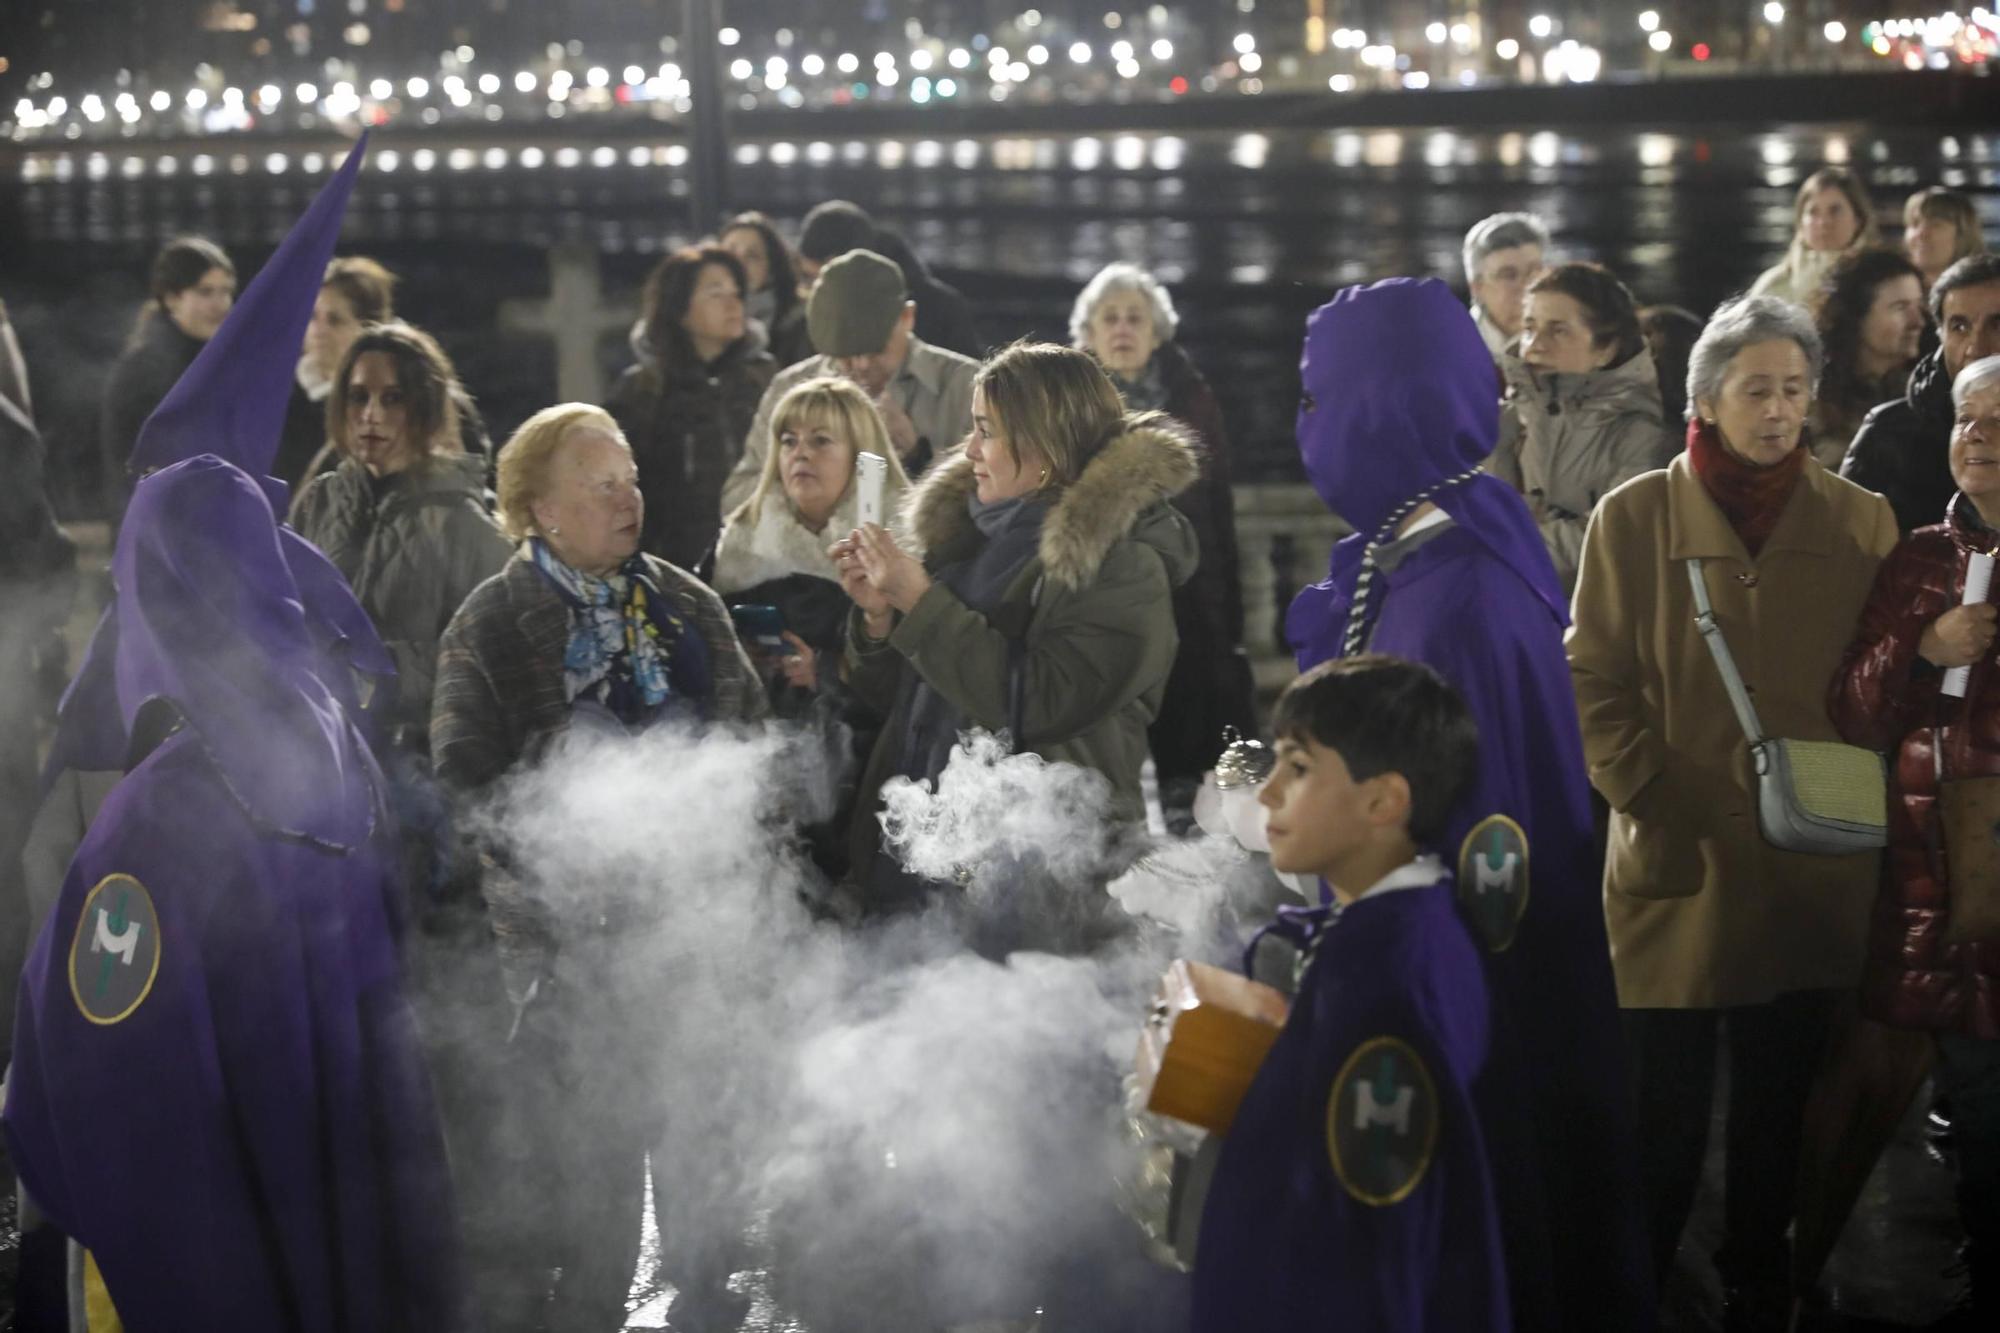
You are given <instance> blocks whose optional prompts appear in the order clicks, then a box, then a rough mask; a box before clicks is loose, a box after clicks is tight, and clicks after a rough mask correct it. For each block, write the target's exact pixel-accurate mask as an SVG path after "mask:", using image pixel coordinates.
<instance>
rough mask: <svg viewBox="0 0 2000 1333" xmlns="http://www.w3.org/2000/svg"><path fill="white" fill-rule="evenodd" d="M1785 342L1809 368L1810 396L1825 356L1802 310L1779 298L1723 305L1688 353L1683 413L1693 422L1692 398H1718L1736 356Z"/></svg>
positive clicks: (1739, 300) (1741, 298)
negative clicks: (1800, 354) (1802, 356)
mask: <svg viewBox="0 0 2000 1333" xmlns="http://www.w3.org/2000/svg"><path fill="white" fill-rule="evenodd" d="M1781 338H1789V339H1790V340H1791V341H1793V342H1795V343H1797V344H1798V345H1799V350H1800V351H1801V352H1804V353H1805V354H1806V365H1807V366H1808V367H1810V368H1811V370H1812V386H1813V392H1815V393H1817V392H1819V374H1820V369H1821V362H1822V361H1823V360H1824V359H1825V358H1824V348H1823V346H1822V344H1821V343H1820V338H1819V330H1818V329H1816V328H1814V327H1813V321H1812V316H1811V315H1809V314H1807V313H1806V308H1805V307H1804V306H1802V305H1796V304H1794V303H1793V302H1790V301H1787V300H1785V299H1784V298H1783V297H1778V296H1738V297H1734V298H1732V299H1730V300H1727V301H1724V302H1723V303H1722V304H1721V305H1719V306H1717V307H1716V308H1715V313H1714V314H1713V315H1711V316H1710V317H1709V321H1708V327H1707V328H1705V329H1703V330H1702V331H1701V337H1700V338H1698V339H1696V340H1695V344H1694V349H1693V350H1692V351H1690V352H1689V353H1688V382H1687V394H1688V397H1687V415H1688V420H1690V421H1692V420H1694V418H1695V414H1696V411H1697V408H1696V407H1695V400H1696V399H1698V398H1707V399H1709V400H1710V401H1713V400H1714V399H1716V398H1718V397H1720V396H1721V394H1722V381H1723V380H1724V379H1726V378H1728V375H1729V363H1730V362H1732V361H1734V360H1735V359H1736V354H1737V353H1738V352H1740V351H1742V350H1743V349H1744V348H1746V347H1750V346H1753V345H1755V344H1757V343H1766V342H1776V341H1778V340H1779V339H1781Z"/></svg>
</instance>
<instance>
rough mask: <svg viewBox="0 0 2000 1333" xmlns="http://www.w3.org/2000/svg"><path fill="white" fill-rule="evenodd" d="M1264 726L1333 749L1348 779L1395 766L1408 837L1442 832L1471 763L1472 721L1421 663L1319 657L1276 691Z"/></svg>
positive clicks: (1475, 753)
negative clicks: (1406, 798)
mask: <svg viewBox="0 0 2000 1333" xmlns="http://www.w3.org/2000/svg"><path fill="white" fill-rule="evenodd" d="M1271 730H1272V733H1273V734H1274V735H1276V736H1277V737H1278V739H1280V740H1290V741H1303V740H1311V741H1314V742H1316V743H1318V744H1320V745H1323V746H1325V747H1326V748H1327V749H1329V750H1333V751H1335V752H1337V753H1338V754H1339V755H1340V758H1341V760H1342V762H1344V763H1345V764H1346V765H1347V771H1348V772H1349V773H1350V774H1352V775H1353V777H1354V780H1355V781H1356V782H1366V781H1367V780H1368V779H1369V778H1373V777H1380V776H1381V775H1382V774H1384V773H1401V774H1402V775H1403V780H1404V781H1405V782H1407V783H1409V784H1410V821H1409V833H1410V840H1411V841H1412V842H1416V843H1419V844H1427V843H1435V842H1436V841H1437V840H1438V839H1439V838H1441V837H1443V836H1444V829H1445V820H1446V819H1447V818H1448V817H1449V816H1450V814H1451V807H1452V804H1453V803H1454V802H1455V801H1457V800H1458V798H1459V794H1460V793H1461V792H1463V791H1464V790H1465V788H1466V786H1467V785H1468V784H1469V783H1471V781H1472V777H1473V772H1474V770H1475V769H1476V768H1477V767H1478V765H1479V727H1478V724H1476V723H1475V722H1474V721H1473V720H1472V712H1471V710H1470V709H1468V708H1467V707H1466V706H1465V700H1464V699H1462V698H1460V697H1459V693H1458V691H1457V690H1455V689H1453V688H1452V687H1451V683H1450V682H1449V681H1447V680H1445V678H1444V677H1443V676H1440V675H1439V674H1438V673H1437V672H1435V671H1433V670H1431V669H1430V668H1429V667H1427V666H1425V665H1424V664H1423V663H1421V662H1406V661H1404V660H1402V659H1401V658H1398V657H1387V656H1384V655H1383V654H1381V653H1363V654H1361V655H1360V656H1358V657H1343V658H1339V659H1336V660H1335V661H1332V662H1322V663H1321V664H1320V665H1318V666H1316V667H1314V668H1313V669H1312V670H1310V671H1308V672H1306V673H1305V675H1303V676H1300V677H1299V678H1298V679H1297V680H1295V681H1293V682H1292V683H1291V684H1290V685H1289V686H1287V687H1286V688H1285V692H1284V693H1283V694H1281V695H1279V696H1278V708H1277V711H1276V713H1275V714H1273V716H1272V718H1271Z"/></svg>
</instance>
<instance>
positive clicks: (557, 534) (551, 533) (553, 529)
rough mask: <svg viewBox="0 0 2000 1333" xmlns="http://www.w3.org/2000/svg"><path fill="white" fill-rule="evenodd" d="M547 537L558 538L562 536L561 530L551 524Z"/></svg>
mask: <svg viewBox="0 0 2000 1333" xmlns="http://www.w3.org/2000/svg"><path fill="white" fill-rule="evenodd" d="M549 536H551V537H560V536H562V529H561V528H559V527H557V526H556V525H555V524H553V523H551V524H549Z"/></svg>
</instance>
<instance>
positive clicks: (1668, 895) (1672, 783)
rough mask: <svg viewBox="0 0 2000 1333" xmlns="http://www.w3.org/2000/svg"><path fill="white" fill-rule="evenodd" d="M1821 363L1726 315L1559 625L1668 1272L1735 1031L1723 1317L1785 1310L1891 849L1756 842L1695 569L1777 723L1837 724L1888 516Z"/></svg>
mask: <svg viewBox="0 0 2000 1333" xmlns="http://www.w3.org/2000/svg"><path fill="white" fill-rule="evenodd" d="M1819 368H1820V341H1819V335H1818V334H1817V333H1816V332H1815V331H1814V329H1813V326H1812V322H1811V320H1810V319H1808V318H1807V316H1806V313H1805V311H1804V310H1802V309H1800V308H1799V307H1798V306H1795V305H1793V304H1792V303H1790V302H1789V301H1782V300H1778V299H1776V298H1772V297H1758V296H1752V297H1745V298H1741V299H1738V300H1733V301H1730V302H1727V303H1725V304H1724V305H1723V306H1722V307H1721V308H1720V309H1718V310H1717V311H1716V312H1715V316H1714V318H1713V319H1712V320H1711V321H1710V322H1709V325H1708V327H1707V329H1706V330H1705V331H1704V332H1703V333H1702V336H1701V339H1700V340H1699V341H1698V342H1697V343H1696V344H1695V347H1694V351H1693V353H1692V354H1691V356H1690V357H1689V366H1688V401H1689V403H1690V404H1691V405H1692V408H1693V411H1692V414H1691V420H1690V421H1689V423H1688V435H1687V440H1688V447H1687V452H1686V453H1684V454H1682V455H1681V456H1680V457H1678V458H1676V459H1674V461H1673V462H1672V463H1671V464H1670V465H1668V467H1667V468H1666V469H1665V470H1663V471H1659V472H1652V473H1648V474H1646V475H1645V476H1642V477H1639V478H1637V479H1636V480H1634V481H1631V482H1628V483H1627V484H1625V485H1624V486H1622V487H1620V488H1619V489H1617V490H1615V491H1613V492H1612V493H1611V494H1610V495H1608V496H1606V497H1605V498H1604V501H1603V503H1602V504H1601V505H1599V506H1598V510H1597V514H1596V517H1595V519H1594V521H1593V522H1592V524H1591V527H1590V533H1589V535H1588V537H1586V538H1585V540H1584V546H1583V564H1582V570H1581V574H1580V576H1579V578H1578V581H1577V588H1576V602H1575V624H1574V626H1573V628H1572V629H1571V630H1570V634H1569V640H1568V650H1569V659H1570V670H1571V672H1572V674H1573V676H1574V678H1575V682H1576V698H1577V707H1578V710H1579V712H1580V713H1581V715H1582V720H1583V742H1584V753H1585V757H1586V759H1587V760H1588V762H1589V767H1590V777H1591V781H1592V783H1593V784H1594V785H1595V786H1596V787H1597V789H1598V791H1599V792H1601V793H1602V794H1603V796H1604V798H1605V800H1606V801H1607V802H1609V803H1610V806H1611V809H1612V812H1613V813H1612V817H1611V834H1610V853H1609V857H1608V860H1607V863H1606V867H1605V889H1604V899H1605V915H1606V922H1607V925H1608V927H1609V931H1610V936H1611V950H1612V963H1613V968H1614V971H1615V973H1616V976H1617V982H1618V998H1619V1003H1620V1005H1621V1007H1622V1008H1623V1009H1624V1011H1625V1025H1626V1034H1627V1038H1628V1041H1629V1045H1630V1050H1631V1053H1632V1059H1633V1066H1634V1072H1635V1076H1636V1079H1637V1085H1638V1097H1637V1103H1636V1104H1637V1106H1638V1107H1639V1115H1640V1126H1639V1135H1638V1141H1639V1142H1640V1143H1641V1144H1642V1145H1643V1148H1642V1162H1641V1168H1642V1171H1643V1173H1644V1181H1645V1186H1646V1190H1647V1196H1648V1202H1647V1207H1648V1214H1649V1223H1650V1225H1651V1228H1652V1236H1653V1245H1654V1260H1655V1264H1656V1270H1657V1272H1658V1274H1659V1275H1660V1276H1661V1277H1662V1278H1664V1277H1665V1275H1666V1273H1667V1272H1668V1271H1669V1270H1670V1269H1671V1267H1672V1264H1673V1256H1674V1251H1675V1248H1676V1247H1677V1245H1678V1243H1679V1239H1680V1234H1681V1230H1682V1227H1683V1226H1684V1224H1685V1223H1686V1221H1687V1216H1688V1210H1689V1207H1690V1204H1691V1203H1692V1201H1693V1197H1694V1188H1695V1184H1696V1181H1697V1179H1698V1178H1699V1175H1700V1170H1701V1162H1702V1156H1703V1150H1704V1144H1705V1140H1706V1138H1707V1131H1708V1121H1709V1102H1710V1095H1711V1093H1712V1091H1713V1088H1714V1080H1715V1057H1716V1044H1717V1043H1716V1036H1717V1033H1718V1031H1719V1030H1720V1029H1721V1028H1722V1027H1723V1026H1724V1025H1725V1024H1726V1025H1727V1027H1728V1029H1729V1044H1728V1045H1729V1058H1730V1102H1729V1115H1728V1128H1727V1134H1728V1138H1729V1143H1728V1168H1727V1174H1728V1198H1727V1203H1726V1208H1725V1215H1724V1216H1725V1223H1724V1235H1723V1244H1722V1248H1721V1249H1720V1251H1718V1253H1717V1254H1716V1266H1717V1267H1718V1268H1719V1269H1720V1270H1721V1272H1722V1277H1723V1282H1724V1286H1725V1289H1726V1292H1727V1299H1728V1301H1729V1304H1730V1308H1731V1310H1732V1314H1731V1322H1730V1325H1729V1326H1730V1327H1731V1328H1737V1327H1742V1328H1754V1329H1762V1328H1767V1327H1768V1328H1783V1327H1785V1324H1784V1322H1783V1312H1784V1311H1785V1309H1786V1308H1787V1306H1788V1303H1789V1299H1790V1290H1789V1282H1788V1278H1789V1268H1790V1249H1789V1242H1788V1241H1787V1239H1786V1229H1787V1227H1788V1226H1789V1224H1790V1222H1791V1218H1792V1208H1793V1197H1794V1196H1793V1187H1794V1183H1795V1181H1796V1179H1797V1175H1798V1165H1799V1159H1800V1142H1801V1127H1802V1124H1803V1119H1804V1107H1805V1101H1806V1096H1807V1093H1808V1091H1809V1089H1810V1088H1811V1085H1812V1080H1813V1077H1814V1074H1815V1072H1816V1070H1817V1067H1818V1062H1819V1058H1820V1053H1821V1049H1822V1046H1823V1044H1824V1040H1825V1034H1826V1031H1827V1026H1828V1021H1829V1016H1830V1012H1831V1010H1832V1007H1833V1002H1834V998H1835V996H1837V995H1838V994H1839V993H1841V992H1843V991H1847V990H1851V989H1852V988H1853V987H1854V986H1855V984H1856V983H1857V982H1858V981H1859V980H1860V977H1861V964H1862V955H1863V948H1864V944H1865V941H1866V935H1867V926H1868V907H1869V903H1870V901H1871V900H1872V899H1873V897H1874V891H1875V878H1876V872H1877V870H1878V868H1879V861H1880V857H1879V856H1878V854H1877V853H1875V852H1856V853H1850V854H1847V855H1839V856H1833V855H1808V854H1803V853H1798V852H1789V851H1781V850H1779V849H1777V848H1776V847H1774V846H1772V845H1771V844H1769V843H1768V842H1766V841H1765V840H1764V839H1763V838H1762V837H1761V836H1760V835H1759V832H1758V818H1757V772H1756V767H1755V764H1754V762H1753V760H1752V757H1751V753H1750V748H1749V744H1748V741H1747V740H1746V738H1745V736H1744V733H1743V731H1742V729H1741V727H1740V726H1739V725H1738V723H1737V720H1736V713H1735V711H1734V710H1733V708H1732V707H1731V703H1730V699H1729V695H1728V694H1727V692H1726V690H1725V687H1724V685H1723V679H1722V675H1721V673H1720V671H1719V670H1718V668H1717V664H1716V662H1715V660H1714V659H1713V657H1712V656H1711V654H1710V649H1709V647H1708V645H1707V643H1706V642H1705V641H1704V639H1703V636H1702V633H1701V631H1700V629H1699V628H1698V627H1697V625H1696V620H1695V614H1696V602H1695V597H1694V584H1693V581H1692V580H1693V579H1695V578H1698V579H1700V580H1701V586H1702V587H1703V589H1704V590H1705V593H1706V596H1707V598H1708V599H1709V601H1710V602H1711V603H1712V605H1713V608H1714V615H1715V620H1716V622H1717V624H1719V626H1720V627H1721V630H1722V634H1723V638H1724V640H1725V641H1726V642H1727V644H1728V646H1729V649H1730V652H1731V655H1732V656H1733V657H1734V659H1735V662H1736V664H1737V666H1738V668H1739V669H1740V671H1741V674H1742V676H1743V678H1744V681H1745V683H1746V685H1747V686H1748V688H1749V690H1750V692H1751V694H1752V695H1753V696H1754V700H1755V705H1756V710H1757V713H1758V714H1759V717H1760V719H1761V721H1762V724H1763V726H1764V729H1765V730H1766V732H1767V733H1768V734H1770V735H1773V736H1784V737H1787V738H1797V739H1798V740H1801V741H1837V740H1839V739H1840V738H1839V735H1838V734H1837V733H1836V732H1835V730H1834V727H1833V724H1832V722H1831V721H1829V719H1828V717H1827V712H1826V703H1825V700H1826V690H1827V683H1828V681H1829V680H1830V679H1831V678H1832V676H1833V674H1834V672H1835V671H1836V670H1837V669H1838V668H1839V666H1840V663H1841V658H1842V654H1843V653H1844V652H1845V650H1846V648H1847V644H1848V640H1849V638H1850V637H1851V636H1852V634H1853V632H1854V626H1855V623H1856V620H1857V618H1858V616H1859V614H1860V611H1861V607H1862V604H1863V602H1864V601H1865V600H1866V599H1867V596H1868V589H1869V587H1870V584H1871V583H1872V581H1873V579H1874V576H1875V570H1876V567H1877V566H1878V565H1879V564H1880V563H1881V562H1882V559H1883V557H1884V556H1886V555H1887V554H1888V552H1889V550H1890V548H1892V547H1893V546H1894V545H1895V544H1896V521H1895V515H1894V514H1893V513H1892V512H1891V511H1890V509H1889V506H1888V503H1887V502H1886V501H1884V500H1883V499H1881V497H1879V496H1875V495H1870V494H1869V493H1868V492H1866V491H1863V490H1862V489H1861V488H1859V487H1857V486H1854V485H1852V484H1850V483H1848V482H1845V481H1842V480H1841V479H1840V478H1839V477H1836V476H1835V475H1834V474H1833V473H1831V472H1828V471H1827V470H1826V469H1825V468H1823V467H1821V466H1820V465H1819V464H1818V463H1817V462H1815V461H1814V460H1813V458H1812V455H1811V453H1810V451H1809V450H1808V449H1807V448H1806V445H1805V442H1804V435H1805V423H1806V417H1807V413H1808V412H1809V411H1810V409H1811V406H1812V398H1813V391H1814V388H1815V386H1816V384H1817V382H1818V379H1819Z"/></svg>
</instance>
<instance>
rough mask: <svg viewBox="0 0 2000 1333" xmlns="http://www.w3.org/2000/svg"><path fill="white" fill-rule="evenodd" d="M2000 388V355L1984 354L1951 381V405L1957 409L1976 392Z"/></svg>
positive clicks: (1986, 391) (1954, 409)
mask: <svg viewBox="0 0 2000 1333" xmlns="http://www.w3.org/2000/svg"><path fill="white" fill-rule="evenodd" d="M1994 389H2000V356H1982V357H1980V358H1979V359H1978V360H1977V361H1974V362H1973V363H1972V364H1970V365H1968V366H1967V367H1966V368H1965V369H1964V370H1961V371H1959V372H1958V378H1957V379H1955V380H1953V381H1952V382H1951V406H1952V410H1953V411H1956V410H1958V409H1959V408H1962V407H1964V406H1965V400H1966V399H1968V398H1970V397H1972V395H1973V394H1975V393H1988V392H1991V391H1992V390H1994Z"/></svg>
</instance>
